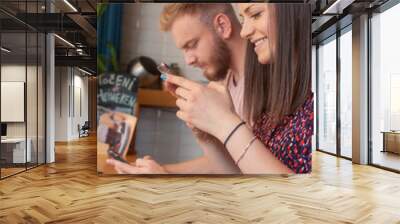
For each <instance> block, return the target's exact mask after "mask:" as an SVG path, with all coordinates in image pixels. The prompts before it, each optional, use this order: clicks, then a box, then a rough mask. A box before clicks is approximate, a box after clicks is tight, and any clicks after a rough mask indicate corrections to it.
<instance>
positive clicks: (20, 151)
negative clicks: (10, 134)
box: [1, 138, 32, 163]
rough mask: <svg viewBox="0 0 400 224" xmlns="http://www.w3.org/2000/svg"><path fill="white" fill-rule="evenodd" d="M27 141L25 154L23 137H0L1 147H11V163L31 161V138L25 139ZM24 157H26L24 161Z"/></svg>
mask: <svg viewBox="0 0 400 224" xmlns="http://www.w3.org/2000/svg"><path fill="white" fill-rule="evenodd" d="M26 142H27V143H28V144H27V146H28V147H26V154H25V138H6V139H1V144H2V147H4V146H5V147H10V146H11V147H13V163H25V162H31V161H32V153H31V145H32V140H31V139H30V138H27V139H26ZM25 159H27V160H26V161H25Z"/></svg>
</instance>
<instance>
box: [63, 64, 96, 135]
mask: <svg viewBox="0 0 400 224" xmlns="http://www.w3.org/2000/svg"><path fill="white" fill-rule="evenodd" d="M83 75H84V74H83V73H82V72H80V71H79V70H77V69H76V68H71V67H56V83H55V86H56V88H55V89H56V91H55V125H56V128H55V129H56V132H55V141H70V140H73V139H77V138H78V124H80V125H81V126H82V125H83V124H84V122H85V121H87V120H88V78H87V77H85V76H83ZM79 90H80V91H79ZM79 92H80V93H79ZM79 95H80V97H79ZM79 100H80V101H81V102H79ZM77 105H81V107H82V108H81V109H82V113H80V111H79V106H77Z"/></svg>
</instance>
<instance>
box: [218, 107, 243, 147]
mask: <svg viewBox="0 0 400 224" xmlns="http://www.w3.org/2000/svg"><path fill="white" fill-rule="evenodd" d="M241 122H242V120H241V119H240V118H239V116H237V115H236V114H232V115H230V116H226V117H225V118H224V119H223V120H222V122H221V126H220V127H219V131H218V133H217V134H216V135H215V137H217V138H218V139H219V140H220V141H221V142H225V140H226V139H227V138H228V136H229V135H230V134H231V132H232V131H233V130H234V129H235V127H236V126H237V125H238V124H240V123H241ZM239 128H240V127H239ZM233 135H234V133H233ZM231 137H233V136H231Z"/></svg>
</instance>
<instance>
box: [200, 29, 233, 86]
mask: <svg viewBox="0 0 400 224" xmlns="http://www.w3.org/2000/svg"><path fill="white" fill-rule="evenodd" d="M213 42H214V49H215V52H214V54H212V57H211V60H210V61H211V63H212V64H213V65H214V71H213V72H209V71H208V72H207V71H204V72H203V75H204V76H205V77H206V78H207V79H208V80H210V81H220V80H224V79H225V78H226V75H227V73H228V70H229V68H230V64H231V56H232V55H231V52H230V50H229V48H228V46H227V45H226V43H225V42H223V41H222V40H221V39H220V38H219V37H218V36H217V35H216V34H215V33H214V34H213Z"/></svg>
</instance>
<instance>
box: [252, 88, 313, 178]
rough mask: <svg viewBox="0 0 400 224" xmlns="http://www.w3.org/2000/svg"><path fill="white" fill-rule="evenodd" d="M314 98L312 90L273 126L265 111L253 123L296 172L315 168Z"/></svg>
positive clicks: (257, 132) (265, 142) (259, 137)
mask: <svg viewBox="0 0 400 224" xmlns="http://www.w3.org/2000/svg"><path fill="white" fill-rule="evenodd" d="M313 122H314V99H313V94H312V93H311V94H310V95H309V96H308V98H307V100H306V101H305V102H304V104H303V105H301V106H300V107H298V108H297V110H296V111H295V112H294V113H293V114H292V115H287V116H285V117H284V118H283V119H282V120H281V122H280V123H279V124H278V125H276V126H275V127H272V124H271V122H270V120H269V119H268V115H267V114H264V115H262V116H261V118H260V119H258V120H257V121H256V122H255V124H254V125H253V132H254V134H255V135H256V136H257V137H258V139H260V140H261V141H262V142H263V143H264V145H266V146H267V147H268V148H269V150H271V152H272V153H273V154H274V155H275V156H276V158H278V159H279V160H280V161H281V162H283V163H284V164H285V165H286V166H287V167H289V168H290V169H291V170H293V172H295V173H310V172H311V138H312V135H313Z"/></svg>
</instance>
